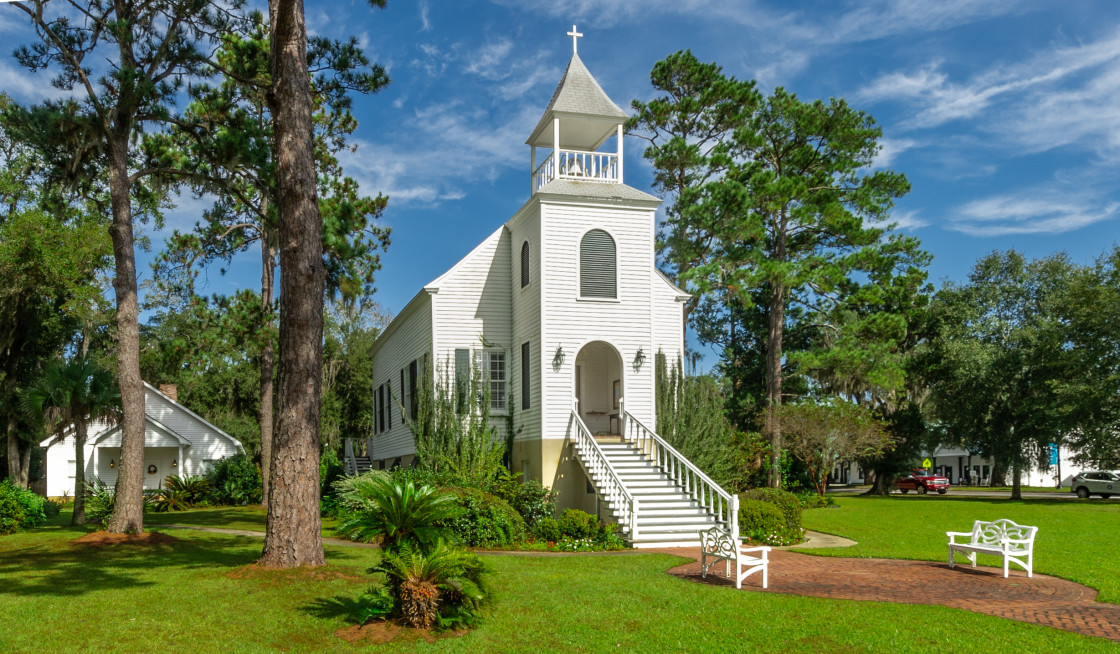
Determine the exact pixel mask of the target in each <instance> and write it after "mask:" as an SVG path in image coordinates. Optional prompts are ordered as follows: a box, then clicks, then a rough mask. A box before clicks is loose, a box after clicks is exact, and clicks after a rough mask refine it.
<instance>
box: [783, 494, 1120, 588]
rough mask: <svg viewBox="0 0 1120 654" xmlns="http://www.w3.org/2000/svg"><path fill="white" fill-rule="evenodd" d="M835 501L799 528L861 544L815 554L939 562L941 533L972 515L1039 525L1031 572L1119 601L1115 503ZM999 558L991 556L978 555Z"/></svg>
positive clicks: (984, 561) (988, 561)
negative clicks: (1094, 589)
mask: <svg viewBox="0 0 1120 654" xmlns="http://www.w3.org/2000/svg"><path fill="white" fill-rule="evenodd" d="M836 502H837V503H838V504H839V507H840V508H838V509H812V510H809V511H805V513H804V516H803V519H802V522H803V524H804V526H805V528H807V529H812V530H815V531H823V532H825V533H829V534H836V535H839V536H847V537H848V538H851V539H853V540H855V541H857V542H858V543H859V545H856V546H855V547H851V548H845V549H842V550H814V551H813V553H814V554H820V555H824V556H864V557H887V558H895V559H920V560H926V561H944V560H946V557H947V556H948V547H947V546H946V543H948V538H946V536H945V532H947V531H969V530H971V529H972V522H973V521H974V520H998V519H1000V518H1008V519H1010V520H1014V521H1015V522H1017V523H1019V524H1024V525H1032V526H1036V527H1038V535H1037V536H1036V537H1035V554H1034V570H1035V572H1040V573H1043V574H1049V575H1054V576H1057V577H1062V578H1065V579H1070V580H1072V581H1076V582H1079V583H1082V584H1085V585H1086V586H1091V587H1093V588H1096V589H1097V590H1098V591H1099V592H1100V595H1099V597H1098V599H1099V600H1101V601H1104V602H1114V603H1120V502H1105V501H1101V500H1086V501H1074V500H1042V499H1039V500H1023V501H1019V502H1012V501H1011V500H1007V499H994V498H993V499H989V498H976V497H953V496H951V495H948V496H936V495H927V496H924V497H922V496H916V495H914V496H905V497H898V496H891V497H872V496H864V497H837V498H836ZM960 560H963V557H962V559H960ZM998 562H999V558H998V557H994V556H993V557H984V556H981V557H980V559H979V560H978V563H979V564H980V565H996V564H997V563H998ZM1016 569H1017V568H1016Z"/></svg>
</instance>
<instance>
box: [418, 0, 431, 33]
mask: <svg viewBox="0 0 1120 654" xmlns="http://www.w3.org/2000/svg"><path fill="white" fill-rule="evenodd" d="M428 12H429V8H428V3H427V1H426V0H425V1H424V2H421V3H420V31H421V32H428V31H431V29H432V20H431V18H430V16H429V14H428Z"/></svg>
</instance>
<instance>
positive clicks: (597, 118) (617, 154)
mask: <svg viewBox="0 0 1120 654" xmlns="http://www.w3.org/2000/svg"><path fill="white" fill-rule="evenodd" d="M568 36H570V37H572V59H571V61H569V62H568V68H567V70H565V71H564V76H563V77H562V78H560V84H559V85H557V87H556V92H555V93H553V94H552V100H551V101H550V102H549V103H548V108H547V109H545V112H544V115H543V116H541V119H540V121H538V122H537V126H536V127H535V128H534V129H533V133H532V135H530V136H529V140H527V141H526V143H527V144H528V145H529V147H530V150H531V155H530V168H529V170H530V171H531V172H532V175H531V181H532V187H531V188H532V193H536V192H537V191H540V190H542V189H543V188H544V187H545V186H547V185H548V184H549V183H550V182H553V181H555V180H568V181H576V182H592V183H600V184H621V183H622V126H623V123H625V122H626V119H627V118H628V116H627V115H626V112H624V111H623V110H622V109H620V108H619V106H618V105H616V104H615V103H614V102H612V101H611V99H610V98H609V97H607V94H606V93H604V92H603V89H602V87H600V86H599V83H598V82H596V81H595V78H594V77H592V76H591V73H590V72H588V70H587V67H586V66H584V65H583V62H582V61H581V60H580V58H579V54H578V53H577V45H578V41H577V39H579V37H581V36H583V34H580V33H579V32H577V31H576V26H575V25H572V31H571V32H568ZM612 136H613V137H614V138H615V144H616V147H615V151H614V152H610V151H600V148H602V147H603V146H604V145H605V144H606V143H607V141H609V140H610V138H611V137H612ZM537 148H547V149H548V150H550V152H549V153H548V155H547V156H546V157H545V158H544V161H542V162H541V163H540V164H539V165H538V164H537Z"/></svg>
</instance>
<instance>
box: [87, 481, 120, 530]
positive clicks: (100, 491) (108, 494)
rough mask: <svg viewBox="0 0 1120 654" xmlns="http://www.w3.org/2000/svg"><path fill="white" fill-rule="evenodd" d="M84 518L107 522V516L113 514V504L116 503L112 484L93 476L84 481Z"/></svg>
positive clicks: (105, 523) (114, 489) (115, 493)
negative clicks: (92, 478)
mask: <svg viewBox="0 0 1120 654" xmlns="http://www.w3.org/2000/svg"><path fill="white" fill-rule="evenodd" d="M85 493H86V518H87V519H88V520H90V521H92V522H98V523H101V525H102V526H104V525H107V524H108V523H109V516H111V515H113V505H114V504H116V500H117V490H116V488H114V487H113V486H107V485H105V482H103V481H101V480H100V479H97V478H94V480H93V481H87V482H86V489H85Z"/></svg>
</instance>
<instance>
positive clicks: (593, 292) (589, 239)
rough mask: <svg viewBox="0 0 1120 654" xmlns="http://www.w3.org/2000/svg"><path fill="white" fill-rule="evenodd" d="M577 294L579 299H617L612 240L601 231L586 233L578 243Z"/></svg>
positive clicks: (594, 230)
mask: <svg viewBox="0 0 1120 654" xmlns="http://www.w3.org/2000/svg"><path fill="white" fill-rule="evenodd" d="M579 294H580V296H581V297H602V298H611V299H614V298H617V297H618V289H617V283H616V280H615V246H614V239H613V238H611V235H610V234H608V233H606V232H604V231H603V230H601V229H593V230H591V231H590V232H587V233H586V234H584V235H583V239H582V240H581V241H580V242H579Z"/></svg>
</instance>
